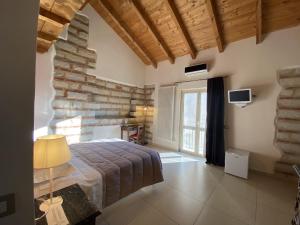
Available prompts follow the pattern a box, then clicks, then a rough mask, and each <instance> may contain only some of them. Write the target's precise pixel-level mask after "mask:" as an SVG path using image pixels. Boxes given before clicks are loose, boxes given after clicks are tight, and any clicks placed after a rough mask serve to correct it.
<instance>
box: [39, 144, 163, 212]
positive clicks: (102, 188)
mask: <svg viewBox="0 0 300 225" xmlns="http://www.w3.org/2000/svg"><path fill="white" fill-rule="evenodd" d="M70 150H71V152H72V159H71V161H70V164H71V165H72V166H73V167H74V168H75V170H74V172H73V173H71V174H70V175H68V176H65V177H59V178H56V179H55V190H58V189H61V188H64V187H66V186H69V185H72V184H74V183H78V184H79V185H80V186H81V188H82V189H83V190H84V191H85V193H86V194H87V196H88V197H89V199H90V200H91V201H92V202H94V203H95V204H96V205H97V206H98V208H99V209H103V208H105V207H108V206H110V205H112V204H113V203H115V202H117V201H118V200H120V199H121V198H124V197H126V196H128V195H129V194H131V193H133V192H135V191H137V190H139V189H140V188H142V187H145V186H149V185H153V184H155V183H159V182H162V181H163V175H162V164H161V160H160V156H159V154H158V152H156V151H155V150H153V149H151V148H148V147H145V146H141V145H136V144H133V143H129V142H126V141H123V140H118V139H110V140H100V141H92V142H84V143H78V144H72V145H70ZM48 185H49V184H48V182H46V183H40V184H36V185H35V196H36V197H38V196H41V195H43V194H45V193H47V190H48V187H49V186H48Z"/></svg>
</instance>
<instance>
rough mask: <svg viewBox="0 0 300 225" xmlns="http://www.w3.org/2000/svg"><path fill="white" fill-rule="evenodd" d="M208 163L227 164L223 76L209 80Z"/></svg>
mask: <svg viewBox="0 0 300 225" xmlns="http://www.w3.org/2000/svg"><path fill="white" fill-rule="evenodd" d="M206 163H208V164H214V165H217V166H224V164H225V144H224V82H223V77H217V78H212V79H208V80H207V129H206Z"/></svg>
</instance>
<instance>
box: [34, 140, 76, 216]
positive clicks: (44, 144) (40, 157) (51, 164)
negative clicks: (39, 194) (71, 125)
mask: <svg viewBox="0 0 300 225" xmlns="http://www.w3.org/2000/svg"><path fill="white" fill-rule="evenodd" d="M33 155H34V160H33V161H34V162H33V164H34V166H33V167H34V169H49V180H50V199H48V200H46V201H45V202H44V203H42V204H41V206H40V209H41V210H42V211H44V212H46V211H48V210H49V208H50V207H51V206H54V205H57V204H59V205H61V204H62V201H63V200H62V198H61V197H55V198H53V191H54V189H53V168H55V167H57V166H60V165H63V164H65V163H67V162H68V161H69V160H70V159H71V152H70V150H69V146H68V144H67V141H66V137H65V136H64V135H47V136H43V137H39V138H37V140H36V141H35V143H34V154H33Z"/></svg>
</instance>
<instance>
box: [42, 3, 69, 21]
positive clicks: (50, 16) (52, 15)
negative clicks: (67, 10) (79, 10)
mask: <svg viewBox="0 0 300 225" xmlns="http://www.w3.org/2000/svg"><path fill="white" fill-rule="evenodd" d="M40 15H41V16H44V17H46V18H48V19H50V20H53V21H55V22H57V23H59V24H62V25H65V24H67V23H70V20H68V19H66V18H64V17H61V16H59V15H56V14H55V13H53V12H50V11H48V10H46V9H43V8H42V7H40Z"/></svg>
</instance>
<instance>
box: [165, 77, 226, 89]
mask: <svg viewBox="0 0 300 225" xmlns="http://www.w3.org/2000/svg"><path fill="white" fill-rule="evenodd" d="M218 77H223V78H227V77H229V75H226V76H218ZM218 77H206V78H199V79H196V80H187V81H177V82H174V83H170V84H162V85H160V87H168V86H175V85H176V84H182V83H189V82H196V81H202V80H208V79H211V78H218Z"/></svg>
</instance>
